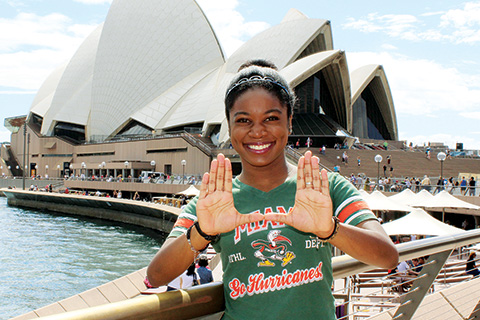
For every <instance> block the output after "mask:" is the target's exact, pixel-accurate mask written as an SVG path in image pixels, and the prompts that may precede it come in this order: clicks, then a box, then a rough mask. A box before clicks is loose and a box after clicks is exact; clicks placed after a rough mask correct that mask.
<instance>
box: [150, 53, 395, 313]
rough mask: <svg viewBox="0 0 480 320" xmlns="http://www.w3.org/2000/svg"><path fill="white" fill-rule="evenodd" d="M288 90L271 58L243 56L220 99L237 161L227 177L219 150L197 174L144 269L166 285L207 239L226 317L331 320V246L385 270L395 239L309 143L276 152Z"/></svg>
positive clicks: (288, 109) (286, 127)
mask: <svg viewBox="0 0 480 320" xmlns="http://www.w3.org/2000/svg"><path fill="white" fill-rule="evenodd" d="M294 103H295V96H294V94H293V92H292V90H291V89H290V87H289V86H288V83H287V82H286V81H285V80H284V79H283V78H282V77H281V76H280V75H279V73H278V72H277V71H276V70H275V69H274V68H273V66H272V65H268V63H266V62H264V61H261V63H258V61H257V62H255V63H253V65H252V63H250V64H246V65H245V66H243V67H242V68H241V70H240V71H239V73H238V74H237V75H236V76H235V78H234V79H233V80H232V82H231V84H230V86H229V88H228V90H227V93H226V97H225V107H226V108H225V109H226V110H225V111H226V117H227V120H228V124H229V133H230V139H231V143H232V145H233V147H234V148H235V150H236V151H237V152H238V154H239V156H240V159H241V162H242V172H241V174H240V175H239V176H237V177H236V178H235V180H233V181H232V168H231V163H230V160H229V159H226V158H225V157H224V156H223V155H222V154H220V155H218V157H217V159H215V160H213V161H212V164H211V169H210V172H209V173H205V175H204V176H203V179H202V186H201V190H200V195H199V197H198V199H195V200H192V201H191V202H190V203H189V204H188V205H187V206H186V208H185V209H184V211H183V213H182V214H181V215H180V217H179V218H178V220H177V222H176V225H175V227H174V229H173V230H172V232H171V234H170V236H169V238H168V239H167V241H166V242H165V244H164V245H163V246H162V248H161V249H160V251H159V252H158V253H157V255H156V256H155V257H154V259H153V260H152V262H151V263H150V265H149V267H148V270H147V277H148V279H149V280H150V282H151V283H152V284H153V285H156V286H159V285H164V284H165V283H168V281H170V280H171V279H173V278H175V277H176V276H177V275H178V274H179V273H181V272H182V271H183V270H185V268H187V267H188V265H190V263H192V261H193V260H194V258H195V257H196V256H197V255H198V254H199V252H200V251H202V250H203V249H204V248H206V246H207V245H208V244H209V243H210V242H212V244H213V246H214V248H215V249H216V251H217V252H220V254H221V260H222V266H223V283H224V290H225V300H226V309H225V315H224V318H227V319H246V318H254V319H265V318H267V319H284V318H288V317H290V318H295V319H335V307H334V298H333V296H332V293H331V285H332V281H333V276H332V267H331V252H332V250H331V245H334V246H336V247H338V248H339V249H340V250H342V251H344V252H346V253H347V254H349V255H351V256H353V257H355V258H356V259H358V260H360V261H363V262H366V263H369V264H374V265H376V266H380V267H384V268H392V267H394V266H396V265H397V262H398V253H397V251H396V248H395V246H394V245H393V243H392V242H391V241H390V239H389V238H388V236H387V235H386V234H385V232H384V231H383V229H382V227H381V226H380V224H379V223H378V221H377V220H376V219H375V216H374V215H373V213H372V212H371V211H370V209H369V208H368V206H367V204H366V203H365V202H364V201H363V200H362V198H361V196H360V194H359V193H358V191H357V190H356V189H355V188H354V187H353V186H352V185H351V184H350V183H349V182H348V181H346V180H345V179H343V178H342V177H341V176H340V175H338V174H327V172H326V171H325V170H322V171H320V170H319V160H318V158H317V157H312V154H311V152H310V151H307V152H306V153H305V156H304V157H302V158H300V160H299V162H298V166H297V167H294V166H292V165H290V164H288V163H287V161H286V159H285V151H284V149H285V146H286V145H287V141H288V136H289V133H290V132H291V127H292V114H293V105H294Z"/></svg>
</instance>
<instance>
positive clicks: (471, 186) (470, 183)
mask: <svg viewBox="0 0 480 320" xmlns="http://www.w3.org/2000/svg"><path fill="white" fill-rule="evenodd" d="M468 195H469V196H474V195H475V178H474V177H470V181H468Z"/></svg>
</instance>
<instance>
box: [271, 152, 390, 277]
mask: <svg viewBox="0 0 480 320" xmlns="http://www.w3.org/2000/svg"><path fill="white" fill-rule="evenodd" d="M332 215H333V205H332V200H331V198H330V190H329V183H328V176H327V172H326V170H325V169H323V170H322V171H320V170H319V159H318V158H317V157H312V154H311V152H310V151H307V152H306V153H305V156H304V157H302V158H300V160H299V161H298V170H297V193H296V197H295V206H294V208H293V210H292V211H291V212H288V213H286V214H283V213H269V214H266V215H265V220H269V221H278V222H282V223H286V224H288V225H290V226H292V227H294V228H295V229H298V230H300V231H303V232H309V233H313V234H315V235H317V236H318V237H319V238H324V239H325V238H327V237H329V235H331V234H332V233H333V231H334V228H335V223H334V220H333V218H332ZM329 242H330V243H331V244H332V245H334V246H336V247H338V248H339V249H340V250H342V251H343V252H345V253H347V254H348V255H350V256H352V257H354V258H356V259H358V260H360V261H362V262H365V263H368V264H373V265H376V266H379V267H383V268H390V267H394V266H396V264H397V261H398V252H397V249H396V248H395V245H394V244H393V243H392V241H391V240H390V238H389V237H388V235H387V234H386V233H385V231H384V230H383V228H382V227H381V225H380V223H378V221H376V220H373V219H371V220H366V221H364V222H361V223H360V224H359V225H358V226H352V225H347V224H343V223H340V224H339V228H338V232H337V234H336V235H335V237H333V238H332V239H331V240H330V241H329Z"/></svg>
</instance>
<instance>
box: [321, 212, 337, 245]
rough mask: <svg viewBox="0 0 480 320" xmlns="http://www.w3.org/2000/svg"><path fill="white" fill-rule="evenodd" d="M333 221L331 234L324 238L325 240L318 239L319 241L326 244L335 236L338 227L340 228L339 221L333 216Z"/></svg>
mask: <svg viewBox="0 0 480 320" xmlns="http://www.w3.org/2000/svg"><path fill="white" fill-rule="evenodd" d="M332 219H333V222H334V224H335V225H334V226H333V231H332V233H331V234H330V235H329V236H328V237H326V238H320V237H318V239H320V240H321V241H323V242H326V241H329V240H332V239H333V238H334V237H335V236H336V235H337V232H338V227H339V226H340V220H338V218H337V217H336V216H333V217H332Z"/></svg>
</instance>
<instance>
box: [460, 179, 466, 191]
mask: <svg viewBox="0 0 480 320" xmlns="http://www.w3.org/2000/svg"><path fill="white" fill-rule="evenodd" d="M460 191H461V192H462V194H463V195H466V193H467V180H466V179H465V177H462V181H460Z"/></svg>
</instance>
